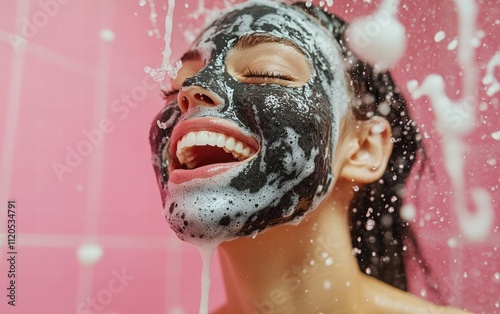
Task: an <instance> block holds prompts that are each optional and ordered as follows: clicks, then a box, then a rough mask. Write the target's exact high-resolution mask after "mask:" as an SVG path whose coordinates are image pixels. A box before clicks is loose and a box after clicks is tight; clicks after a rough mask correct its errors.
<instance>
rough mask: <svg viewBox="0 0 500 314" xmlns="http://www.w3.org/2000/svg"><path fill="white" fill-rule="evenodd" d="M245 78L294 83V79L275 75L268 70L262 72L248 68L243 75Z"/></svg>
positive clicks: (278, 74)
mask: <svg viewBox="0 0 500 314" xmlns="http://www.w3.org/2000/svg"><path fill="white" fill-rule="evenodd" d="M244 76H245V77H247V78H252V77H256V78H264V79H266V78H267V79H278V80H284V81H292V82H294V81H296V79H295V78H294V77H292V76H291V75H288V74H283V73H277V72H273V71H269V70H264V71H252V70H251V69H250V68H247V71H246V73H245V74H244Z"/></svg>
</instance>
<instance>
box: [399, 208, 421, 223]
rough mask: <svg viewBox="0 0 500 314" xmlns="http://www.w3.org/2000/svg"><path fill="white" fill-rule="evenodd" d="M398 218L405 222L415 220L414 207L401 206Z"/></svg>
mask: <svg viewBox="0 0 500 314" xmlns="http://www.w3.org/2000/svg"><path fill="white" fill-rule="evenodd" d="M399 216H400V217H401V218H402V219H404V220H406V221H411V220H413V219H415V217H416V216H417V213H416V210H415V207H413V205H411V204H405V205H403V206H401V209H400V211H399Z"/></svg>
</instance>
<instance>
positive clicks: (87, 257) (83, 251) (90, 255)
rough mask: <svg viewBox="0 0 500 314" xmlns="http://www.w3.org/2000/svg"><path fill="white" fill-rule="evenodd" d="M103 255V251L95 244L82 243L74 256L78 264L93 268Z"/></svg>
mask: <svg viewBox="0 0 500 314" xmlns="http://www.w3.org/2000/svg"><path fill="white" fill-rule="evenodd" d="M103 255H104V250H103V249H102V247H101V246H100V245H99V244H97V243H84V244H82V245H80V247H79V248H78V250H77V251H76V256H77V258H78V261H79V262H80V264H82V265H84V266H93V265H94V264H95V263H97V262H98V261H99V260H100V259H101V258H102V256H103Z"/></svg>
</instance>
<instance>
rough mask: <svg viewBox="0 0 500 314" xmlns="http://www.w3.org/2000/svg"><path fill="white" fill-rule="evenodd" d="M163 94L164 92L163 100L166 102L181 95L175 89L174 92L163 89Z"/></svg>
mask: <svg viewBox="0 0 500 314" xmlns="http://www.w3.org/2000/svg"><path fill="white" fill-rule="evenodd" d="M161 92H162V98H163V99H164V100H169V99H170V98H171V97H172V96H175V95H177V93H179V90H178V89H173V90H169V91H166V90H164V89H162V90H161Z"/></svg>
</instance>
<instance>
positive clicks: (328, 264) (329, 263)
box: [325, 257, 333, 266]
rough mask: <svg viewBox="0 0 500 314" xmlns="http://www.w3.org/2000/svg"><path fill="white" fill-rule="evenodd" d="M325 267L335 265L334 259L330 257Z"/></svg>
mask: <svg viewBox="0 0 500 314" xmlns="http://www.w3.org/2000/svg"><path fill="white" fill-rule="evenodd" d="M325 265H326V266H332V265H333V258H332V257H329V258H327V259H326V260H325Z"/></svg>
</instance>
